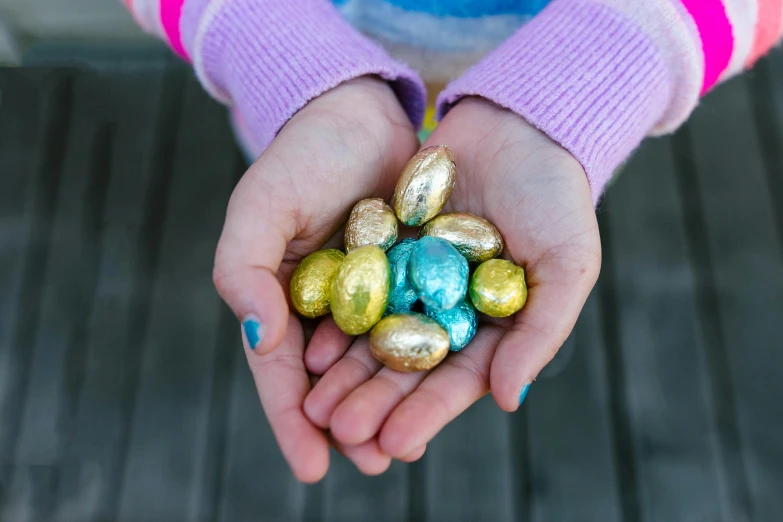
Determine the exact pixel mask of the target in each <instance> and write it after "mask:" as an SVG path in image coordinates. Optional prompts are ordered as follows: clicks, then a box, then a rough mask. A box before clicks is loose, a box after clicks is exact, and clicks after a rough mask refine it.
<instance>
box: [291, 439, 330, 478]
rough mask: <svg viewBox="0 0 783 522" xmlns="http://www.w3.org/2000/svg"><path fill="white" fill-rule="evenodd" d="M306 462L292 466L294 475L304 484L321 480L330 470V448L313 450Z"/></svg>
mask: <svg viewBox="0 0 783 522" xmlns="http://www.w3.org/2000/svg"><path fill="white" fill-rule="evenodd" d="M310 453H311V455H309V458H308V459H307V461H306V462H304V464H302V465H298V466H296V467H294V468H292V472H293V474H294V477H295V478H296V480H298V481H299V482H302V483H304V484H315V483H317V482H320V481H321V480H322V479H323V478H324V477H325V476H326V473H327V472H328V471H329V449H328V447H326V446H325V447H324V448H323V449H322V450H319V451H311V452H310Z"/></svg>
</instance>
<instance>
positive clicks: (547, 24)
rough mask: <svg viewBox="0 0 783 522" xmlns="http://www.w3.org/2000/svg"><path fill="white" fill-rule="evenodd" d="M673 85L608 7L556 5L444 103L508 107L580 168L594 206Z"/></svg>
mask: <svg viewBox="0 0 783 522" xmlns="http://www.w3.org/2000/svg"><path fill="white" fill-rule="evenodd" d="M671 89H672V82H671V81H670V79H669V71H668V69H667V64H666V62H665V60H664V59H663V58H662V56H661V54H660V52H659V48H658V47H657V46H656V45H655V43H654V42H653V41H652V39H651V38H650V37H649V36H648V35H647V34H646V33H645V32H643V31H640V30H639V28H638V27H637V26H636V25H635V24H634V23H632V21H631V20H629V19H628V18H625V17H623V16H622V15H620V14H618V13H617V11H614V10H611V9H609V8H608V7H606V6H605V5H602V4H601V3H598V2H590V1H586V0H554V1H553V2H552V3H551V4H550V5H549V6H548V7H547V8H546V9H544V11H542V12H541V14H539V15H538V16H537V17H536V18H534V19H533V20H532V21H531V22H530V23H529V24H527V25H526V26H524V27H522V28H521V29H520V30H519V31H517V33H515V34H514V35H513V36H512V37H511V38H510V39H508V40H507V41H506V42H505V43H504V44H503V45H501V46H500V47H499V48H498V49H496V50H495V51H493V52H492V53H490V55H488V56H487V57H486V58H485V59H484V60H482V61H481V62H479V63H478V64H477V65H475V66H474V67H472V68H471V69H469V70H468V71H467V72H466V73H465V74H464V75H463V76H462V77H461V78H459V79H457V80H456V81H454V82H453V83H451V84H450V85H449V86H448V87H447V88H446V90H445V91H444V92H442V93H441V95H440V97H439V98H438V105H439V106H438V110H439V115H440V116H443V115H444V114H445V113H446V112H447V111H448V110H449V109H450V108H451V107H452V106H453V105H454V104H455V103H456V102H457V101H458V100H459V99H460V98H462V97H465V96H471V95H476V96H481V97H484V98H486V99H489V100H491V101H493V102H494V103H496V104H498V105H500V106H502V107H505V108H508V109H510V110H512V111H514V112H516V113H517V114H519V115H520V116H522V117H523V118H525V119H526V120H527V121H528V122H529V123H530V124H532V125H534V126H536V127H538V128H539V129H540V130H542V131H543V132H545V133H546V134H547V135H548V136H549V137H551V138H552V139H553V140H554V141H556V142H558V143H559V144H560V145H562V146H563V147H564V148H565V149H567V150H568V151H569V152H571V154H573V155H574V157H576V159H577V160H579V162H580V163H581V164H582V166H583V167H584V169H585V172H586V174H587V178H588V181H589V183H590V187H591V190H592V193H593V199H594V201H596V202H597V201H598V199H599V198H600V196H601V193H602V191H603V189H604V186H605V185H606V183H607V181H609V179H610V178H611V176H612V174H613V171H614V170H615V169H616V168H617V167H618V166H619V165H620V163H621V162H622V161H624V160H625V159H626V158H627V157H628V156H629V155H630V153H631V152H632V151H633V149H634V148H636V147H637V146H638V145H639V143H640V142H641V141H642V139H643V138H644V137H645V135H646V134H647V133H648V132H649V131H650V129H652V128H653V127H654V126H655V125H656V123H658V121H659V119H660V118H661V117H662V115H663V113H664V111H666V110H667V107H668V106H669V100H670V97H671Z"/></svg>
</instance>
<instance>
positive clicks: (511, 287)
mask: <svg viewBox="0 0 783 522" xmlns="http://www.w3.org/2000/svg"><path fill="white" fill-rule="evenodd" d="M470 300H471V301H473V306H475V307H476V309H477V310H478V311H479V312H482V313H485V314H487V315H489V316H491V317H508V316H510V315H513V314H515V313H517V312H518V311H519V310H521V309H522V307H523V306H525V301H527V285H526V284H525V271H524V270H523V269H522V267H519V266H517V265H515V264H514V263H512V262H511V261H506V260H505V259H490V260H489V261H484V262H483V263H481V264H480V265H479V266H478V268H476V271H475V272H473V277H472V278H471V280H470Z"/></svg>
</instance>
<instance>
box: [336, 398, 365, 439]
mask: <svg viewBox="0 0 783 522" xmlns="http://www.w3.org/2000/svg"><path fill="white" fill-rule="evenodd" d="M356 404H357V401H347V400H346V401H343V402H342V403H341V404H340V405H339V406H337V408H336V409H335V410H334V413H332V418H331V419H330V421H329V426H330V430H331V432H332V436H333V437H334V438H335V439H336V440H338V441H339V442H341V443H343V444H348V445H356V444H361V443H363V442H367V441H368V440H370V438H371V437H372V436H373V435H375V433H368V431H369V428H368V426H369V425H368V423H366V422H362V421H363V418H364V416H363V415H362V409H363V408H361V407H360V408H358V409H357V408H356Z"/></svg>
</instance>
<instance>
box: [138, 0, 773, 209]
mask: <svg viewBox="0 0 783 522" xmlns="http://www.w3.org/2000/svg"><path fill="white" fill-rule="evenodd" d="M125 1H126V3H127V4H128V6H129V8H130V9H131V11H132V12H133V13H134V16H135V17H136V19H137V20H138V21H139V23H140V24H141V25H142V26H143V27H144V28H146V29H147V30H148V31H149V32H151V33H153V34H156V35H158V36H160V37H161V38H163V39H164V40H166V41H167V42H168V43H169V45H170V46H171V48H172V49H173V50H174V52H176V53H178V54H179V55H180V56H182V57H183V58H185V59H186V60H189V61H191V62H192V63H193V64H194V67H195V70H196V73H197V75H198V76H199V78H200V80H201V81H202V83H203V84H204V86H205V88H206V89H207V90H208V91H209V92H210V93H211V94H212V95H213V96H215V98H217V99H219V100H221V101H223V102H224V103H226V104H228V105H231V106H232V109H233V112H234V114H235V115H236V117H235V124H236V125H237V128H238V129H239V131H240V133H241V134H242V135H243V136H245V138H246V141H247V142H248V145H249V147H250V148H251V149H252V151H253V153H254V154H257V153H260V152H261V151H262V150H263V149H264V148H265V147H266V146H267V145H268V144H269V142H271V140H272V139H273V138H274V136H275V134H276V133H277V131H278V130H279V129H280V128H281V127H282V126H283V125H284V124H285V122H286V121H288V119H289V118H290V117H291V116H292V115H293V114H294V113H295V112H296V111H298V110H299V109H300V108H301V107H303V106H304V105H305V104H306V103H307V102H308V101H309V100H311V99H312V98H314V97H316V96H318V95H319V94H321V93H323V92H325V91H326V90H328V89H330V88H332V87H334V86H336V85H338V84H339V83H341V82H343V81H346V80H348V79H351V78H356V77H358V76H362V75H367V74H376V75H379V76H381V77H382V78H384V79H386V80H387V81H389V82H390V84H391V85H392V87H393V89H394V90H395V92H396V94H397V96H398V97H399V99H400V101H401V102H402V104H403V107H404V108H405V109H406V111H407V113H408V115H409V117H410V118H411V120H412V121H413V122H414V123H415V124H419V123H420V121H421V118H422V116H423V114H424V109H425V100H426V93H425V90H424V87H423V82H422V80H421V78H420V76H419V74H417V73H415V72H414V71H413V69H412V68H410V67H409V66H407V65H404V64H403V63H402V61H400V60H399V59H395V58H393V57H392V56H395V57H397V58H401V59H402V60H404V61H405V62H407V63H409V64H411V65H413V66H414V68H415V69H417V70H418V71H419V72H420V73H423V75H424V77H425V78H426V79H427V80H430V81H444V82H445V80H447V79H453V81H452V82H451V83H450V84H449V85H448V86H447V88H446V89H445V90H444V91H443V92H442V93H441V94H440V96H439V98H438V114H439V115H441V116H442V115H444V114H445V113H446V112H447V111H448V110H449V109H450V108H451V107H453V106H454V104H455V103H457V102H458V101H459V100H460V99H461V98H462V97H465V96H468V95H476V96H483V97H484V98H487V99H489V100H491V101H493V102H495V103H497V104H498V105H501V106H503V107H506V108H508V109H510V110H512V111H514V112H516V113H517V114H519V115H520V116H522V117H524V118H525V119H526V120H527V121H529V122H530V123H531V124H533V125H535V126H536V127H538V128H540V129H541V130H542V131H544V132H545V133H547V134H548V135H549V136H550V137H551V138H552V139H553V140H555V141H557V142H558V143H560V144H561V145H562V146H563V147H564V148H566V149H567V150H569V151H570V152H571V153H572V154H573V155H574V156H575V157H576V158H577V159H578V160H579V161H580V162H581V163H582V165H583V166H584V168H585V171H586V173H587V177H588V180H589V182H590V186H591V189H592V191H593V197H594V199H595V200H596V201H597V200H598V198H599V197H600V195H601V193H602V191H603V189H604V186H605V184H606V182H607V181H608V180H609V179H610V177H611V175H612V173H613V171H614V170H615V168H616V167H617V166H618V165H619V164H620V163H622V162H623V161H624V160H625V159H626V158H627V157H628V156H629V155H630V154H631V152H632V151H633V150H634V149H635V148H636V147H637V146H638V145H639V143H640V142H641V141H642V139H643V138H644V137H645V136H647V135H651V134H652V135H656V134H663V133H667V132H671V131H673V130H674V129H676V128H677V127H678V126H679V125H681V124H682V122H684V121H685V120H686V119H687V117H688V115H689V114H690V113H691V111H692V110H693V108H694V107H695V106H696V104H697V103H698V100H699V98H700V96H702V95H704V94H705V93H707V92H709V91H710V90H711V89H712V88H713V87H714V86H715V85H717V84H718V83H720V82H722V81H724V80H725V79H727V78H729V77H731V76H733V75H735V74H737V73H739V72H740V71H742V70H743V69H745V68H747V67H750V66H752V65H753V63H754V62H755V61H756V60H757V59H758V58H759V57H760V56H762V55H763V54H764V53H766V52H767V51H768V50H769V48H770V47H771V46H772V45H774V43H775V42H777V41H778V40H779V39H780V36H781V32H783V0H644V1H635V0H634V1H630V0H551V2H547V1H546V0H451V1H449V0H335V3H334V4H333V3H331V2H330V1H329V0H125ZM362 33H363V34H362ZM469 64H472V66H471V67H469V68H467V70H465V69H466V67H467V66H468V65H469Z"/></svg>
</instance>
